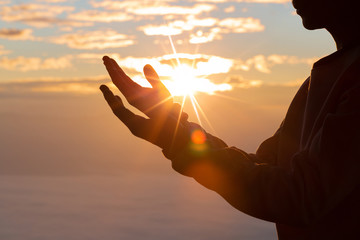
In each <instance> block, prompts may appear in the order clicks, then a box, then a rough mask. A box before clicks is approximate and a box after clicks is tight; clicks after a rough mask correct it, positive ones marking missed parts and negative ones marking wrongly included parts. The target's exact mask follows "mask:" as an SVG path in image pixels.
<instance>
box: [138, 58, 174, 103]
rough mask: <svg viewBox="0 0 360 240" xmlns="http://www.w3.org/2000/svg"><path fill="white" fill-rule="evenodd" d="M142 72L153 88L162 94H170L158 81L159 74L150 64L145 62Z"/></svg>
mask: <svg viewBox="0 0 360 240" xmlns="http://www.w3.org/2000/svg"><path fill="white" fill-rule="evenodd" d="M144 74H145V78H146V79H147V80H148V81H149V83H150V84H151V86H152V87H153V88H154V89H156V90H158V91H160V92H161V93H162V94H165V95H166V96H167V97H169V96H171V94H170V92H169V90H168V89H167V88H166V87H165V85H164V84H163V83H162V82H161V81H160V78H159V75H158V74H157V73H156V71H155V69H154V68H153V67H152V66H151V65H150V64H146V65H145V66H144Z"/></svg>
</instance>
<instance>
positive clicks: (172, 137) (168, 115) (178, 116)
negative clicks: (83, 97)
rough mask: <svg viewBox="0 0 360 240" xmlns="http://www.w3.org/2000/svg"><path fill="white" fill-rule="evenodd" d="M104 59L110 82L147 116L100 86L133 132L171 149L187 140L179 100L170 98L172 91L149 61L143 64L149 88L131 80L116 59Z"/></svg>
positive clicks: (183, 114) (185, 120) (185, 122)
mask: <svg viewBox="0 0 360 240" xmlns="http://www.w3.org/2000/svg"><path fill="white" fill-rule="evenodd" d="M103 60H104V64H105V66H106V69H107V71H108V73H109V75H110V77H111V79H112V81H113V83H114V84H115V85H116V86H117V88H118V89H119V90H120V91H121V93H122V94H123V95H124V96H125V98H126V99H127V101H128V102H129V103H130V104H131V105H132V106H134V107H136V108H137V109H139V110H140V111H142V112H143V113H145V114H146V115H147V116H148V117H149V118H144V117H142V116H139V115H136V114H134V113H133V112H131V111H130V110H129V109H127V108H125V106H124V104H123V102H122V100H121V98H120V97H119V96H115V95H114V94H113V93H112V92H111V90H110V89H109V88H108V87H107V86H105V85H102V86H101V87H100V90H101V91H102V92H103V94H104V97H105V99H106V101H107V103H108V104H109V106H110V107H111V109H112V111H113V112H114V114H115V115H116V116H117V117H118V118H119V119H120V120H121V121H122V122H123V123H124V124H125V125H126V126H127V127H128V128H129V130H130V131H131V132H132V133H133V134H134V135H135V136H137V137H140V138H142V139H145V140H147V141H149V142H151V143H153V144H155V145H157V146H159V147H161V148H162V149H171V148H172V146H176V148H179V147H180V146H183V145H185V144H186V143H187V142H188V141H189V139H190V136H189V134H190V131H189V129H188V128H189V126H188V124H189V123H188V122H187V118H188V115H187V114H186V113H183V112H182V111H181V106H180V105H179V104H177V103H174V102H173V98H172V96H171V94H170V93H169V91H168V90H167V89H166V87H165V86H164V85H163V84H162V82H161V81H160V79H159V77H158V75H157V73H156V72H155V70H154V69H153V68H152V67H151V66H150V65H146V66H145V67H144V74H145V77H146V79H147V80H148V81H149V83H150V84H151V85H152V88H146V87H142V86H140V85H138V84H137V83H135V82H134V81H132V80H131V79H130V78H129V77H128V76H127V75H126V74H125V72H124V71H123V70H122V69H121V68H120V67H119V66H118V64H117V63H116V62H115V60H113V59H111V58H109V57H107V56H105V57H104V58H103Z"/></svg>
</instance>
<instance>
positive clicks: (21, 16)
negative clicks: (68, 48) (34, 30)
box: [0, 4, 92, 28]
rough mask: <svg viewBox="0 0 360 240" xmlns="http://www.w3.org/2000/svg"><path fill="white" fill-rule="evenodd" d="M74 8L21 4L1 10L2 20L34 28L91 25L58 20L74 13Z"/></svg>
mask: <svg viewBox="0 0 360 240" xmlns="http://www.w3.org/2000/svg"><path fill="white" fill-rule="evenodd" d="M74 9H75V8H74V7H72V6H59V5H47V4H19V5H13V6H3V7H1V8H0V16H1V19H2V20H4V21H7V22H22V23H25V24H28V25H31V26H34V27H38V28H44V27H50V26H53V25H59V26H72V27H82V26H90V25H92V24H91V23H82V22H76V21H72V20H68V19H61V18H58V15H60V14H63V13H69V12H72V11H73V10H74Z"/></svg>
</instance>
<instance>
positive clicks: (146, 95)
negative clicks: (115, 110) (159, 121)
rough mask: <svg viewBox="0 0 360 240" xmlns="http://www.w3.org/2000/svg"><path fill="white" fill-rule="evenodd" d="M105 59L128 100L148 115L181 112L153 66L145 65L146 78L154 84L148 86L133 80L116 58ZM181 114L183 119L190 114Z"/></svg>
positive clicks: (174, 114)
mask: <svg viewBox="0 0 360 240" xmlns="http://www.w3.org/2000/svg"><path fill="white" fill-rule="evenodd" d="M103 61H104V64H105V67H106V69H107V71H108V73H109V75H110V77H111V79H112V81H113V83H114V84H115V86H116V87H117V88H118V89H119V90H120V92H121V93H122V94H123V95H124V97H125V98H126V100H127V101H128V102H129V103H130V104H131V105H132V106H134V107H136V108H137V109H139V110H140V111H141V112H143V113H145V114H146V115H147V116H148V117H150V118H157V117H159V116H161V115H164V114H172V115H173V116H174V117H178V114H179V113H181V107H180V105H179V104H174V103H173V97H172V96H171V94H170V92H169V91H168V90H167V88H166V87H165V86H164V85H163V84H162V82H161V81H160V79H159V76H158V74H157V73H156V71H155V70H154V69H153V68H152V66H150V65H145V67H144V74H145V78H146V79H147V80H148V81H149V83H150V84H151V86H152V88H146V87H142V86H140V85H139V84H137V83H136V82H134V81H133V80H131V78H129V77H128V76H127V75H126V74H125V72H124V71H123V70H122V69H121V68H120V67H119V65H118V64H117V63H116V61H115V60H114V59H112V58H109V57H108V56H105V57H103ZM181 114H182V115H181V117H182V119H183V120H184V119H185V120H186V119H187V117H188V115H187V114H186V113H181Z"/></svg>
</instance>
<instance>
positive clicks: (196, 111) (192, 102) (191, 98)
mask: <svg viewBox="0 0 360 240" xmlns="http://www.w3.org/2000/svg"><path fill="white" fill-rule="evenodd" d="M189 98H190V101H191V104H192V106H193V108H194V112H195V114H196V118H197V119H198V121H199V124H200V126H202V122H201V119H200V115H199V112H198V110H197V108H196V105H195V103H194V96H193V95H189Z"/></svg>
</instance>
